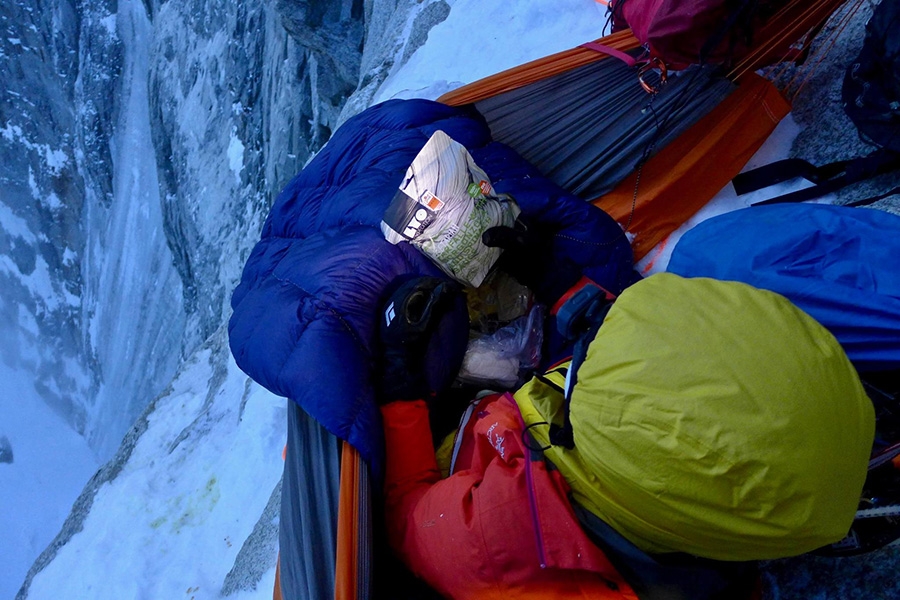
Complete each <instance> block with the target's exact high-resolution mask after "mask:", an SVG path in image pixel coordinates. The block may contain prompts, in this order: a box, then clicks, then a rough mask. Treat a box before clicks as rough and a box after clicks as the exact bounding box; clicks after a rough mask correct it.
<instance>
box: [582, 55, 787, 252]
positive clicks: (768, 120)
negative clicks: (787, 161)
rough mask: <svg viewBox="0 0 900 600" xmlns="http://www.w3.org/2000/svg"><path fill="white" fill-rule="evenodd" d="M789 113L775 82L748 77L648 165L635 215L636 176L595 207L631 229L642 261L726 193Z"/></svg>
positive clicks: (639, 191)
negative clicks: (708, 204) (733, 180)
mask: <svg viewBox="0 0 900 600" xmlns="http://www.w3.org/2000/svg"><path fill="white" fill-rule="evenodd" d="M790 110H791V106H790V104H789V103H788V102H787V100H785V99H784V97H782V95H781V93H780V92H779V91H778V90H777V89H776V88H775V86H774V85H773V84H772V83H771V82H770V81H768V80H766V79H763V78H762V77H760V76H759V75H756V74H755V73H749V74H747V75H746V76H745V77H743V78H742V79H741V81H740V82H739V85H738V88H737V89H736V90H735V91H734V92H732V93H731V94H730V95H729V96H728V97H727V98H725V100H724V101H722V103H721V104H719V105H718V106H717V107H716V108H714V109H713V110H712V112H710V113H709V114H708V115H706V116H705V117H703V118H702V119H701V120H700V121H698V122H697V123H696V124H694V125H693V126H692V127H691V128H690V129H688V130H687V131H685V132H684V133H683V134H681V135H680V136H678V138H676V139H675V140H674V141H672V142H671V143H669V144H668V145H667V146H666V147H665V148H663V149H662V150H660V152H659V153H658V154H656V155H655V156H653V158H651V159H650V160H648V161H647V163H646V164H645V165H644V167H643V169H642V170H641V172H640V178H641V179H640V182H639V185H638V192H637V199H636V200H635V201H634V214H633V215H632V202H633V199H634V187H635V179H636V177H637V175H638V174H637V172H635V173H632V174H631V175H629V176H628V177H627V178H626V179H625V180H624V181H622V182H621V183H620V184H619V185H618V186H616V188H615V189H614V190H613V191H611V192H609V193H607V194H605V195H603V196H601V197H600V198H598V199H596V200H594V202H593V204H594V205H595V206H598V207H600V208H602V209H603V210H604V211H606V212H607V213H609V214H610V215H611V216H612V217H613V218H614V219H616V220H617V221H618V222H619V223H621V224H622V225H623V226H624V225H626V224H628V230H629V232H630V233H632V234H634V236H635V237H634V239H633V240H632V244H631V245H632V248H633V250H634V258H635V260H636V261H637V260H640V259H641V258H643V257H644V255H646V254H647V252H649V251H650V250H651V249H652V248H653V247H654V246H656V244H658V243H659V242H661V241H662V240H663V239H665V238H666V236H668V235H669V234H670V233H672V231H674V230H675V229H677V228H678V227H679V226H680V225H681V224H682V223H684V222H685V221H687V220H688V219H689V218H690V217H691V216H692V215H693V214H694V213H696V212H697V211H698V210H699V209H700V208H702V207H703V206H704V205H705V204H706V203H707V202H708V201H709V200H711V199H712V198H713V196H715V195H716V194H717V193H718V192H719V190H721V189H722V188H723V187H725V185H727V184H728V182H729V181H731V179H732V178H734V176H735V175H737V174H738V173H739V172H740V170H741V169H742V168H743V167H744V165H745V164H747V161H748V160H750V157H752V156H753V154H754V153H755V152H756V151H757V150H758V149H759V147H760V146H762V144H763V142H764V141H765V140H766V138H768V137H769V135H770V134H771V133H772V131H773V130H774V129H775V126H776V125H778V123H779V122H780V121H781V119H783V118H784V117H785V115H787V114H788V113H789V112H790Z"/></svg>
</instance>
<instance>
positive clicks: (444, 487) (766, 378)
mask: <svg viewBox="0 0 900 600" xmlns="http://www.w3.org/2000/svg"><path fill="white" fill-rule="evenodd" d="M588 287H590V286H588ZM583 289H585V287H584V286H582V287H581V288H580V289H577V290H572V293H570V294H566V295H564V297H563V299H562V300H561V301H560V302H559V303H557V304H558V306H557V307H555V308H556V311H557V319H558V320H562V321H563V322H565V323H569V324H571V323H572V322H573V321H572V318H571V317H572V314H573V313H574V314H575V316H576V317H578V316H581V317H584V316H585V315H586V314H588V313H590V312H591V311H592V308H596V307H597V306H598V305H606V309H605V310H602V311H593V312H594V313H595V314H596V313H598V312H599V313H601V317H600V319H599V320H600V321H602V326H600V327H599V329H598V328H597V326H596V325H595V326H594V327H593V328H592V327H586V328H584V330H585V331H587V332H588V335H589V336H590V339H589V340H588V342H589V343H588V344H587V345H586V352H583V354H584V356H582V357H581V358H579V357H578V349H577V348H578V345H577V344H576V350H575V355H576V356H575V363H574V364H573V363H572V362H564V363H562V364H561V365H559V366H557V367H555V368H553V369H551V370H549V371H548V372H547V373H545V374H542V375H541V376H539V377H534V378H533V379H532V380H531V381H529V382H528V383H526V384H525V385H524V386H523V387H522V388H520V389H519V390H517V391H516V392H515V393H514V394H511V393H508V392H507V393H496V392H483V393H481V394H478V395H477V396H478V397H477V398H475V399H474V400H473V401H472V402H471V403H470V404H469V406H468V408H467V409H466V410H465V413H464V414H463V416H462V418H461V419H460V425H459V428H458V430H457V432H456V434H455V441H454V445H453V450H452V461H451V464H450V466H449V473H450V474H449V476H447V477H442V475H441V467H440V466H439V464H438V459H437V458H436V455H435V445H434V440H433V438H432V431H431V428H430V423H429V418H430V416H429V404H430V403H433V402H434V396H435V392H436V390H438V389H440V388H441V387H442V386H443V387H446V386H448V385H449V383H450V382H451V381H452V379H453V373H454V371H455V369H458V367H459V364H460V363H461V361H462V356H463V353H464V350H465V332H466V328H467V324H468V321H467V315H466V309H465V302H464V299H463V294H462V292H461V290H460V289H459V287H458V286H456V285H455V284H454V283H452V282H449V281H447V280H444V279H438V278H431V277H412V278H403V279H400V280H398V281H396V282H395V283H394V284H393V285H392V286H391V289H390V290H389V293H388V294H387V296H386V299H385V301H384V305H383V313H382V318H381V325H380V332H379V335H380V343H381V345H382V355H383V359H382V364H381V365H380V373H381V375H380V381H378V383H377V388H378V396H379V406H380V411H381V415H382V417H383V427H384V433H385V450H386V470H385V483H384V501H385V518H386V524H387V531H388V542H389V544H390V546H391V548H392V549H393V550H394V552H395V553H396V554H397V555H398V557H399V558H400V559H401V560H402V562H403V563H404V564H405V565H406V566H407V567H408V568H409V569H410V570H411V571H412V572H413V573H414V574H415V575H417V576H418V577H420V578H422V579H423V580H424V581H425V582H427V583H428V584H429V585H430V586H432V587H433V588H434V589H435V590H436V591H437V592H438V593H440V594H441V595H442V596H444V597H447V598H475V599H492V598H498V599H499V598H610V599H613V598H615V599H621V598H629V599H633V598H640V599H641V600H661V599H692V600H698V599H699V600H704V599H708V600H712V599H729V600H735V599H741V598H754V597H758V594H759V578H758V576H757V568H756V567H757V561H758V560H761V559H769V558H776V557H783V556H791V555H796V554H800V553H802V552H806V551H809V550H813V549H815V548H818V547H821V546H824V545H826V544H829V543H832V542H836V541H838V540H839V539H840V538H841V537H843V535H845V534H846V532H847V530H848V529H849V527H850V524H851V522H852V519H853V515H854V513H855V510H856V504H857V501H858V500H859V494H860V490H861V487H862V481H863V478H864V477H865V472H866V464H867V459H868V450H869V449H870V448H871V442H872V428H873V418H874V417H873V413H872V409H871V403H870V402H868V399H867V398H866V397H865V394H864V393H863V391H862V389H861V386H860V384H859V381H858V377H857V376H856V375H855V371H854V370H853V368H852V366H851V365H850V364H849V362H848V361H847V359H846V356H845V355H843V353H842V352H841V350H840V347H839V345H838V344H837V343H836V341H835V340H834V339H833V337H831V336H830V334H828V333H827V331H825V330H824V329H823V328H822V327H821V326H819V325H818V324H817V323H815V322H814V321H813V320H812V319H811V318H809V317H807V316H805V314H804V313H802V312H801V311H799V310H798V309H796V308H795V307H793V305H791V304H790V303H789V302H788V301H787V300H785V299H784V298H782V297H780V296H778V295H776V294H772V293H770V292H766V291H762V290H757V289H756V288H752V287H750V286H746V285H744V284H738V283H734V282H719V281H713V280H701V279H697V280H692V279H685V278H681V277H677V276H674V275H670V274H661V275H654V276H652V277H650V278H647V279H646V280H643V281H641V282H638V283H636V284H634V285H633V286H631V287H630V288H628V289H627V290H625V292H623V293H622V294H621V295H620V296H619V297H618V298H617V299H615V301H614V302H610V299H609V297H608V295H597V294H594V298H595V299H596V298H600V299H599V300H597V301H596V302H594V303H593V304H592V303H591V302H584V294H583V293H581V292H582V291H583ZM573 305H574V306H573ZM566 315H567V316H566ZM603 315H605V316H603ZM575 320H576V321H577V318H576V319H575ZM779 331H784V333H779ZM772 336H778V337H772ZM715 340H719V341H718V342H716V341H715ZM748 361H749V362H750V363H752V367H751V368H748V369H744V368H743V367H742V365H745V363H747V362H748ZM773 365H777V369H775V368H774V366H773ZM774 371H777V372H774ZM567 387H570V388H571V390H572V391H571V393H566V389H567ZM567 422H568V423H570V427H571V429H572V433H573V434H574V435H573V436H572V437H573V441H572V442H571V443H568V444H567V443H565V442H558V441H554V438H553V437H552V435H551V433H550V431H551V429H553V428H556V429H560V428H561V427H562V428H564V427H565V426H566V423H567Z"/></svg>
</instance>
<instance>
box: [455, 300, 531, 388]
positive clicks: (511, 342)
mask: <svg viewBox="0 0 900 600" xmlns="http://www.w3.org/2000/svg"><path fill="white" fill-rule="evenodd" d="M545 312H546V309H545V308H544V306H543V305H541V304H535V305H534V306H532V307H531V310H530V311H529V312H528V314H526V315H523V316H521V317H519V318H517V319H515V320H514V321H512V322H511V323H509V324H508V325H506V326H504V327H501V328H500V329H497V330H496V331H495V332H494V333H492V334H489V335H480V336H478V337H475V338H474V339H472V340H470V341H469V346H468V348H466V355H465V357H464V358H463V364H462V367H461V368H460V370H459V376H458V378H457V380H458V381H459V383H462V384H467V385H481V386H485V387H490V388H491V389H498V390H500V389H504V390H509V389H514V388H516V387H518V385H520V383H521V382H522V381H524V379H525V378H526V376H527V375H528V374H529V372H530V371H531V370H532V369H534V368H535V367H537V365H538V363H540V360H541V346H542V344H543V341H544V315H545Z"/></svg>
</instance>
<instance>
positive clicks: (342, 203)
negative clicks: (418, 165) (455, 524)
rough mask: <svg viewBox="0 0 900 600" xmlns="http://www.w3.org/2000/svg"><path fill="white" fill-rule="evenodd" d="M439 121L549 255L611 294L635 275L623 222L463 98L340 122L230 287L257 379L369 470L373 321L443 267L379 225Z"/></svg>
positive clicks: (288, 191) (282, 200) (232, 335)
mask: <svg viewBox="0 0 900 600" xmlns="http://www.w3.org/2000/svg"><path fill="white" fill-rule="evenodd" d="M438 130H441V131H443V132H445V133H446V134H447V135H449V136H450V137H451V138H452V139H454V140H455V141H457V142H459V143H461V144H462V145H463V146H465V147H466V148H467V149H468V150H469V152H470V153H471V154H472V157H473V158H474V160H475V162H476V163H477V164H478V166H479V167H481V168H482V169H484V171H485V172H486V173H487V174H488V176H489V177H490V178H491V181H492V183H493V184H494V189H495V190H496V191H497V192H498V193H506V194H510V195H511V196H513V197H514V198H515V200H516V201H517V202H518V204H519V206H520V208H521V210H522V214H521V216H520V218H521V219H522V220H523V221H524V222H526V224H528V223H533V224H537V225H540V226H541V228H542V230H546V231H551V232H553V233H554V235H553V239H552V244H551V245H550V246H549V248H548V253H549V256H550V258H551V260H553V261H559V264H564V263H565V264H569V265H575V266H576V267H577V268H578V269H579V270H580V271H581V272H582V273H583V274H584V275H586V276H588V277H590V278H591V279H593V280H594V281H596V282H597V283H599V284H600V285H603V286H604V287H606V288H607V289H609V290H611V291H614V292H620V291H621V290H622V289H624V288H625V287H626V286H628V285H629V284H631V283H633V282H634V281H635V280H636V279H638V277H637V275H636V274H635V272H634V270H633V268H632V254H631V248H630V246H629V244H628V240H627V238H626V237H625V236H624V235H623V233H622V230H621V228H620V227H619V225H618V224H617V223H616V222H615V221H614V220H613V219H612V218H611V217H609V216H608V215H606V214H605V213H604V212H602V211H601V210H599V209H597V208H596V207H594V206H592V205H590V204H588V203H586V202H584V201H583V200H581V199H580V198H577V197H575V196H573V195H571V194H568V193H567V192H565V191H564V190H562V189H561V188H559V187H558V186H556V185H555V184H553V183H552V182H550V181H549V180H548V179H546V178H544V177H543V176H542V175H541V174H540V173H539V172H538V171H537V170H536V169H535V168H534V167H532V166H531V165H530V164H528V163H527V162H526V161H525V160H523V159H522V158H521V157H519V156H518V155H517V154H516V153H515V152H513V151H512V150H511V149H509V148H508V147H507V146H504V145H502V144H499V143H496V142H492V140H491V135H490V130H489V128H488V126H487V124H486V123H485V122H484V119H483V118H482V117H481V115H479V114H478V112H477V111H475V110H474V109H473V108H471V107H462V108H458V107H449V106H445V105H443V104H439V103H436V102H431V101H427V100H392V101H388V102H385V103H383V104H379V105H376V106H373V107H371V108H369V109H368V110H366V111H364V112H363V113H360V114H359V115H356V116H355V117H353V118H352V119H350V120H348V121H347V122H346V123H345V124H344V125H343V126H342V127H341V128H340V129H338V131H336V132H335V134H334V136H333V137H332V139H331V140H330V141H329V142H328V144H327V145H326V146H325V147H324V148H323V149H322V150H321V152H319V154H318V155H317V156H316V157H315V158H314V159H313V160H312V161H311V162H310V163H309V165H308V166H307V167H305V168H304V169H303V170H302V171H301V172H300V173H299V174H298V175H297V176H296V177H295V178H294V179H293V180H292V181H291V182H290V183H289V184H288V185H287V187H285V189H284V190H283V191H282V192H281V194H280V195H279V196H278V198H277V199H276V201H275V204H274V206H273V207H272V209H271V212H270V214H269V216H268V219H267V220H266V223H265V225H264V226H263V230H262V234H261V239H260V241H259V242H258V243H257V244H256V246H255V248H254V249H253V251H252V253H251V255H250V257H249V258H248V260H247V263H246V265H245V267H244V271H243V275H242V277H241V281H240V284H239V285H238V286H237V288H236V289H235V291H234V294H233V296H232V308H233V310H234V312H233V315H232V317H231V320H230V323H229V340H230V344H231V350H232V353H233V355H234V358H235V361H236V362H237V364H238V366H239V367H240V368H241V369H242V370H243V371H244V372H246V373H247V374H248V375H250V377H252V378H253V379H254V380H255V381H257V382H258V383H260V384H261V385H263V386H264V387H266V388H267V389H269V390H270V391H272V392H273V393H275V394H277V395H280V396H286V397H288V398H290V399H292V400H293V401H295V402H297V403H298V404H299V405H300V406H301V407H302V408H303V409H304V410H305V411H306V412H308V413H309V414H310V415H311V416H313V417H314V418H315V419H316V420H317V421H319V423H321V424H322V425H323V426H324V427H325V428H326V429H327V430H328V431H330V432H331V433H333V434H334V435H336V436H338V437H339V438H342V439H345V440H347V441H349V442H350V443H351V444H352V445H353V446H355V447H356V448H357V449H358V450H359V452H360V454H361V455H362V456H363V458H364V459H365V460H366V461H367V462H368V463H369V464H370V466H371V467H372V468H373V471H374V473H375V474H376V476H378V475H379V474H380V473H381V467H382V453H383V449H382V445H383V444H382V430H381V422H380V417H379V414H378V411H377V409H376V404H375V399H374V390H373V381H375V380H376V373H375V365H376V364H377V360H376V358H377V357H376V353H377V344H376V331H377V327H376V324H377V322H376V319H377V318H378V313H379V310H378V308H379V307H380V306H381V303H382V302H383V300H384V296H385V292H386V290H387V288H388V286H389V284H390V283H391V282H392V281H393V280H394V279H395V278H397V277H398V276H401V275H430V276H434V277H444V278H446V277H447V276H446V275H445V274H444V273H443V272H442V271H441V270H440V269H439V268H438V267H436V266H435V265H434V264H433V263H432V262H431V261H430V260H429V259H428V258H427V257H426V256H425V255H423V254H421V253H420V252H419V251H418V250H417V249H415V248H413V247H412V246H410V245H409V244H408V243H406V242H401V243H399V244H397V245H392V244H390V243H388V242H387V241H386V240H385V239H384V237H383V235H382V233H381V230H380V228H379V224H380V222H381V219H382V217H383V215H384V212H385V209H386V208H387V207H388V205H389V204H390V202H391V200H392V198H393V197H394V195H395V193H396V192H397V189H398V187H399V185H400V183H401V181H402V179H403V176H404V174H405V172H406V169H407V167H409V165H410V164H411V163H412V161H413V159H414V158H415V156H416V155H417V154H418V152H419V151H420V150H421V148H422V147H423V146H424V145H425V143H426V142H427V141H428V139H429V138H430V137H431V135H432V134H433V133H434V132H436V131H438Z"/></svg>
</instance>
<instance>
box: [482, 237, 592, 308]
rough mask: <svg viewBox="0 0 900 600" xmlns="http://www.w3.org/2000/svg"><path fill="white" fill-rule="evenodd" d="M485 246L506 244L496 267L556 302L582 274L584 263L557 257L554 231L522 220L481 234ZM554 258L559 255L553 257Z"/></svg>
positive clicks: (548, 302)
mask: <svg viewBox="0 0 900 600" xmlns="http://www.w3.org/2000/svg"><path fill="white" fill-rule="evenodd" d="M481 241H482V243H483V244H484V245H485V246H491V247H496V248H503V254H502V255H500V259H499V260H498V261H497V268H499V269H503V270H504V271H506V272H507V273H509V274H510V275H512V276H513V277H515V278H516V280H517V281H518V282H519V283H521V284H522V285H524V286H526V287H528V288H529V289H531V291H533V292H534V294H535V296H536V297H537V299H538V301H539V302H541V303H542V304H545V305H547V306H553V305H554V304H555V303H556V301H557V300H559V298H560V297H561V296H562V295H563V294H565V293H566V291H568V290H569V288H571V287H572V286H573V285H575V284H576V283H577V282H578V280H579V279H581V276H582V270H583V269H582V267H581V266H580V265H577V264H575V263H573V262H571V261H568V260H561V259H558V258H557V257H555V254H554V252H553V233H552V232H550V231H547V230H542V229H538V228H535V227H532V228H526V227H525V225H524V224H522V222H521V221H516V226H515V227H491V228H490V229H488V230H487V231H485V232H484V233H483V234H482V236H481ZM554 259H556V260H555V261H554Z"/></svg>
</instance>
